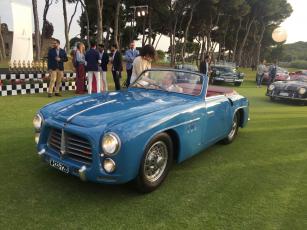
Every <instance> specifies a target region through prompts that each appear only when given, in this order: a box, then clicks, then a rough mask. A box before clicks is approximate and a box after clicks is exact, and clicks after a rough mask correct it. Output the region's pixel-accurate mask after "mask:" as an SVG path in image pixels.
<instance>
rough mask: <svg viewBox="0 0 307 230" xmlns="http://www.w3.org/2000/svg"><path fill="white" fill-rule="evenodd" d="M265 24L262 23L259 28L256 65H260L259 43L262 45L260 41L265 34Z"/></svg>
mask: <svg viewBox="0 0 307 230" xmlns="http://www.w3.org/2000/svg"><path fill="white" fill-rule="evenodd" d="M265 28H266V26H265V24H264V23H262V27H261V32H260V36H259V40H258V42H257V48H256V62H257V63H256V65H258V64H259V63H260V52H261V43H262V39H263V35H264V32H265Z"/></svg>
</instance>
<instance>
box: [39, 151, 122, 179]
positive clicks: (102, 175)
mask: <svg viewBox="0 0 307 230" xmlns="http://www.w3.org/2000/svg"><path fill="white" fill-rule="evenodd" d="M37 154H38V156H39V157H40V158H41V159H42V160H43V161H44V162H45V163H47V164H48V165H49V166H50V162H51V161H53V162H57V163H60V164H62V165H64V166H66V167H67V168H68V174H70V175H73V176H76V177H78V178H80V180H82V181H93V182H96V183H103V184H121V183H125V182H127V181H125V180H124V178H123V177H122V176H121V175H120V174H117V173H116V172H115V173H113V174H108V173H106V172H105V171H104V169H103V168H102V166H101V164H99V165H96V164H94V163H93V164H91V165H86V164H82V163H79V162H75V161H73V160H71V159H70V158H65V157H60V156H58V155H57V154H55V153H54V151H53V150H52V149H49V148H48V146H46V147H45V148H42V149H41V150H40V151H38V153H37ZM50 167H51V166H50ZM58 170H59V169H58ZM60 171H62V170H60ZM63 173H66V172H63Z"/></svg>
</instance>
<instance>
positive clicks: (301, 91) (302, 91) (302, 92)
mask: <svg viewBox="0 0 307 230" xmlns="http://www.w3.org/2000/svg"><path fill="white" fill-rule="evenodd" d="M306 91H307V90H306V88H300V89H299V90H298V93H299V94H301V95H303V94H305V93H306Z"/></svg>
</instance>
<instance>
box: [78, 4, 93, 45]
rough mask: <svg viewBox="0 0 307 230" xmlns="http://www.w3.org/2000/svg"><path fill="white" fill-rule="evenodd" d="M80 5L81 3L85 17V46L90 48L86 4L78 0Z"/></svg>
mask: <svg viewBox="0 0 307 230" xmlns="http://www.w3.org/2000/svg"><path fill="white" fill-rule="evenodd" d="M80 3H81V5H82V8H83V10H84V13H85V18H86V41H87V47H88V48H90V46H91V45H90V20H89V18H88V12H87V9H86V6H85V4H84V2H83V1H82V0H81V1H80Z"/></svg>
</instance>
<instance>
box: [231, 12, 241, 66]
mask: <svg viewBox="0 0 307 230" xmlns="http://www.w3.org/2000/svg"><path fill="white" fill-rule="evenodd" d="M241 26H242V18H241V17H240V18H239V26H238V27H237V31H236V37H235V42H234V46H233V54H232V62H235V60H236V56H237V47H238V40H239V32H240V30H241Z"/></svg>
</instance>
